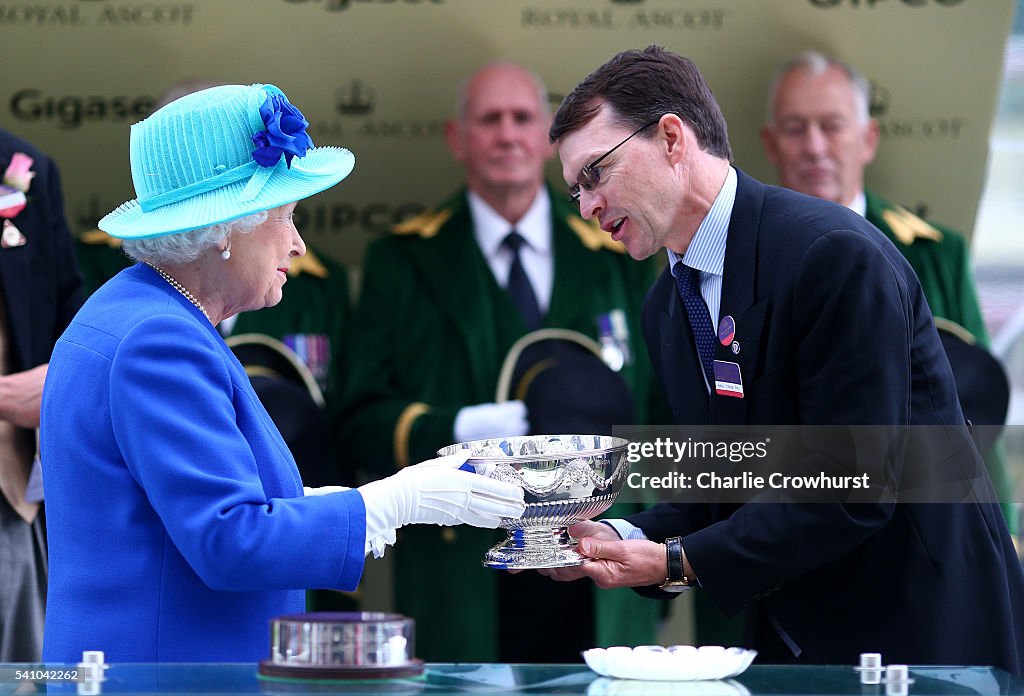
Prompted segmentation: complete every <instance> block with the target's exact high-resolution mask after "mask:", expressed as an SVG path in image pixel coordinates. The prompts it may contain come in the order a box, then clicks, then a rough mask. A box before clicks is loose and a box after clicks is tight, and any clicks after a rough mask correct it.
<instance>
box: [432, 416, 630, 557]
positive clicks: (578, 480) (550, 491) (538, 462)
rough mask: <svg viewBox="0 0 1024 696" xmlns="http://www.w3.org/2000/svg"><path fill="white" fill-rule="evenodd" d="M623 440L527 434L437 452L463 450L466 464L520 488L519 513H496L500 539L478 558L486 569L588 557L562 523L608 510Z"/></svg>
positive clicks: (622, 469) (619, 478) (623, 466)
mask: <svg viewBox="0 0 1024 696" xmlns="http://www.w3.org/2000/svg"><path fill="white" fill-rule="evenodd" d="M628 445H629V441H628V440H624V439H622V438H619V437H611V436H609V435H530V436H526V437H507V438H493V439H490V440H474V441H472V442H460V443H457V444H454V445H449V446H448V447H445V448H443V449H440V450H438V454H439V455H440V456H445V455H449V454H455V453H457V452H460V451H462V450H466V449H468V450H470V451H471V455H470V458H469V460H468V463H469V464H471V465H472V466H473V467H474V468H475V469H476V471H477V473H481V474H484V475H487V476H490V477H491V478H496V479H498V480H501V481H508V482H509V483H514V484H516V485H518V486H520V487H521V488H522V489H523V497H524V499H525V501H526V512H525V513H523V516H522V517H521V518H520V519H517V520H516V519H510V518H504V519H503V520H502V522H501V525H500V526H501V528H502V529H506V530H508V536H507V537H506V538H505V541H504V542H502V543H500V544H498V545H497V546H495V547H493V548H492V549H491V550H490V551H488V552H487V554H486V555H485V556H484V560H483V564H484V565H485V566H487V567H489V568H502V569H510V568H511V569H516V570H527V569H530V568H565V567H569V566H577V565H582V564H583V563H586V562H587V561H588V560H589V559H588V558H587V557H585V556H582V555H581V554H580V553H579V552H577V551H576V540H575V539H573V538H572V537H571V536H569V532H568V531H567V527H568V526H569V525H571V524H575V523H576V522H581V521H583V520H589V519H592V518H594V517H597V516H598V515H600V514H601V513H602V512H604V511H605V510H607V509H608V508H609V507H611V505H612V503H613V502H615V498H616V496H618V494H619V491H620V490H622V485H623V484H624V483H625V482H626V477H627V476H628V475H629V461H628V460H627V459H626V448H627V446H628Z"/></svg>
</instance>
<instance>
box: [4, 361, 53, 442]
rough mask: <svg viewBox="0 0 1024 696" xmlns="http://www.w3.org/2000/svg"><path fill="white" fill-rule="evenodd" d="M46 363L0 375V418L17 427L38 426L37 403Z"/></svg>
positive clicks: (40, 395)
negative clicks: (22, 370)
mask: <svg viewBox="0 0 1024 696" xmlns="http://www.w3.org/2000/svg"><path fill="white" fill-rule="evenodd" d="M47 367H48V365H39V366H37V367H33V368H32V369H31V370H25V371H24V372H15V373H14V374H11V375H4V376H3V377H0V420H5V421H9V422H11V423H13V424H14V425H16V426H18V427H19V428H28V429H32V428H38V427H39V404H40V401H41V399H42V396H43V382H44V381H45V380H46V370H47Z"/></svg>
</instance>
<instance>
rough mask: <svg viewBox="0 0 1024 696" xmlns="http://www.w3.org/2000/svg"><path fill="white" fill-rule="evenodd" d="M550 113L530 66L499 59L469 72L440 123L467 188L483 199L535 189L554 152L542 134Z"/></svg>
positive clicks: (539, 82)
mask: <svg viewBox="0 0 1024 696" xmlns="http://www.w3.org/2000/svg"><path fill="white" fill-rule="evenodd" d="M550 119H551V112H550V108H549V107H548V103H547V94H546V92H545V90H544V86H543V84H542V83H541V81H540V79H539V78H538V77H537V76H536V75H535V74H534V73H532V72H531V71H529V70H527V69H526V68H524V67H522V66H520V65H517V64H515V63H509V62H500V63H492V64H491V65H488V66H486V67H484V68H481V69H480V70H478V71H477V72H476V73H474V74H473V76H472V77H470V79H469V80H468V81H467V82H466V83H465V84H464V86H463V88H462V90H461V91H460V96H459V103H458V112H457V117H456V118H455V119H454V120H452V121H450V122H449V123H448V126H447V128H446V136H447V140H448V146H449V147H450V148H451V151H452V154H453V155H454V157H455V159H456V160H458V161H459V162H461V163H462V164H463V165H464V166H465V168H466V181H467V184H468V186H469V187H470V189H472V190H474V191H476V192H477V193H479V194H480V195H482V196H483V197H484V198H485V199H486V200H488V201H491V200H492V199H495V198H504V197H507V196H509V195H510V194H516V195H518V196H525V195H528V194H530V195H532V194H531V192H532V193H536V191H537V189H539V188H540V186H541V184H542V183H543V181H544V163H545V162H546V161H547V160H548V159H550V158H551V157H552V155H553V153H554V151H553V148H552V146H551V145H550V144H549V143H548V139H547V129H548V125H549V122H550Z"/></svg>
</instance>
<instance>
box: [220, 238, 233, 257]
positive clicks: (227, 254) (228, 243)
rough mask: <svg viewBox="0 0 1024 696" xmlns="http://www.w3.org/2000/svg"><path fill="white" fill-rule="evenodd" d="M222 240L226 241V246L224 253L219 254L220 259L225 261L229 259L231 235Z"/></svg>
mask: <svg viewBox="0 0 1024 696" xmlns="http://www.w3.org/2000/svg"><path fill="white" fill-rule="evenodd" d="M224 239H225V240H226V245H225V247H224V251H222V252H220V257H221V258H222V259H224V260H225V261H227V260H228V259H230V258H231V235H228V236H227V237H225V238H224Z"/></svg>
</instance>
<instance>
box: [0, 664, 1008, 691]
mask: <svg viewBox="0 0 1024 696" xmlns="http://www.w3.org/2000/svg"><path fill="white" fill-rule="evenodd" d="M73 669H74V667H73V666H64V665H26V664H0V694H14V693H18V694H25V693H43V692H46V693H68V694H79V695H85V696H98V695H99V694H128V693H133V694H172V693H173V694H211V695H212V694H250V693H262V694H301V693H343V694H419V693H422V694H427V695H429V696H437V695H440V694H505V693H523V694H584V695H586V696H633V695H636V696H639V695H641V694H643V695H644V696H648V695H649V696H660V695H663V694H664V695H666V696H698V695H699V696H757V695H759V694H772V695H773V696H778V695H781V694H794V695H796V694H801V695H802V694H837V695H840V694H861V695H872V696H874V695H877V696H912V695H917V694H920V695H922V696H923V695H925V694H1018V695H1021V696H1024V680H1021V679H1017V678H1015V677H1013V676H1011V675H1009V674H1007V673H1006V672H1003V671H1002V670H998V669H993V668H990V667H932V666H929V667H914V666H911V667H910V678H911V679H912V680H913V682H912V683H910V684H892V685H886V684H884V683H883V684H880V685H863V684H861V683H860V678H859V675H858V673H857V672H855V671H854V669H853V668H852V667H839V666H836V667H822V666H796V667H794V666H778V665H756V664H755V665H752V666H751V667H750V668H749V669H748V670H747V671H746V672H744V673H743V674H741V675H740V676H738V677H735V678H733V679H728V680H720V681H703V682H655V681H635V680H619V679H607V678H605V677H601V676H599V675H597V674H596V673H594V672H592V671H591V670H590V669H588V668H587V667H586V666H585V665H569V664H564V665H508V664H440V663H439V664H428V665H427V666H426V670H425V672H424V674H423V675H422V676H421V677H417V678H414V679H395V680H386V681H358V682H356V681H348V682H338V681H335V682H310V681H288V680H280V679H268V678H265V677H262V676H260V675H259V674H258V673H257V666H256V665H255V664H250V663H244V664H209V663H206V664H167V663H165V664H129V663H121V664H112V665H109V666H108V667H107V669H106V671H105V675H104V680H103V681H102V682H99V683H92V684H83V683H76V682H75V681H73V680H71V679H69V677H70V675H69V674H68V672H70V671H71V670H73Z"/></svg>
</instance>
